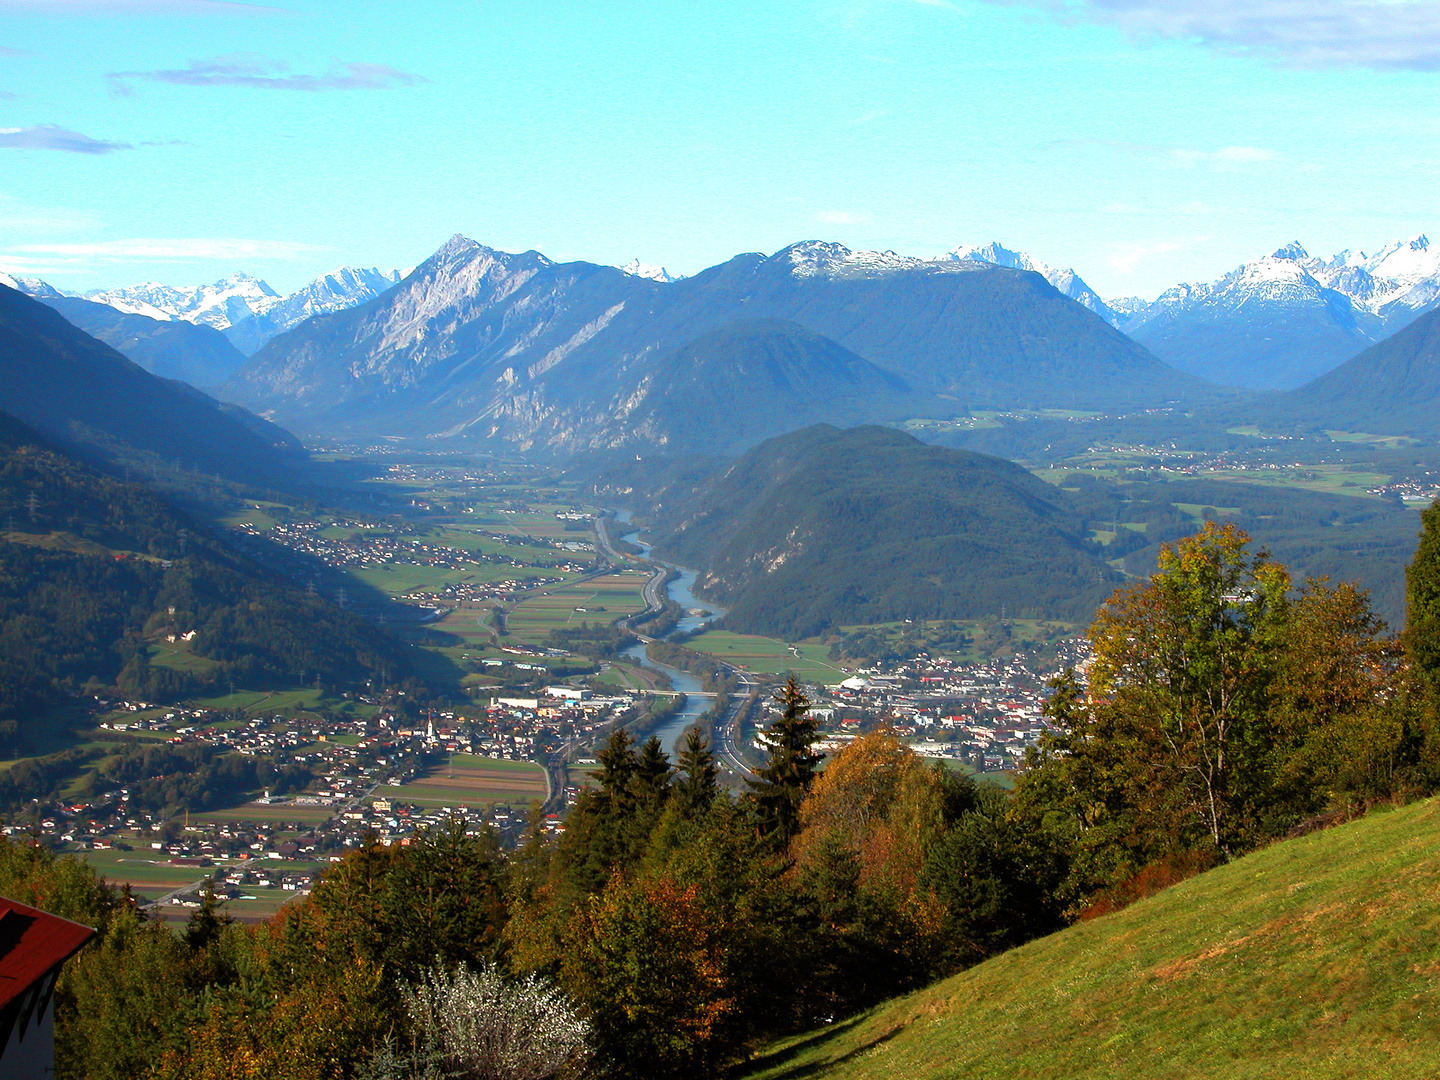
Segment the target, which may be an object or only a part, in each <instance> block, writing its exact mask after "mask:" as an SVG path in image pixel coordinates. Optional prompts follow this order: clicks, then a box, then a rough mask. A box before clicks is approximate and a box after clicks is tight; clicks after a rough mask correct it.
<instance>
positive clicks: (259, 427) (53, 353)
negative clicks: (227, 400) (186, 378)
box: [0, 286, 303, 483]
mask: <svg viewBox="0 0 1440 1080" xmlns="http://www.w3.org/2000/svg"><path fill="white" fill-rule="evenodd" d="M0 410H3V411H4V412H7V413H9V414H11V415H12V416H15V417H17V418H19V419H20V420H22V421H24V422H25V423H27V424H29V425H31V426H32V427H35V428H37V429H39V430H40V431H42V432H45V433H46V434H48V435H50V436H51V437H53V438H56V439H59V440H61V441H62V442H64V443H66V444H67V445H69V446H72V447H82V448H84V449H85V451H86V452H87V453H88V454H90V455H92V456H98V457H107V458H114V457H136V456H137V455H138V457H139V458H141V459H144V458H145V457H146V456H147V455H153V456H156V457H159V458H161V459H163V460H164V461H165V462H167V463H174V462H176V461H179V462H180V463H181V464H182V465H184V466H185V467H187V468H199V469H201V470H203V471H204V472H218V473H221V474H222V475H225V476H227V477H230V478H233V479H238V480H244V481H248V482H259V483H265V482H270V481H272V480H273V479H274V478H276V477H279V476H281V475H285V474H288V473H289V471H290V470H291V469H292V468H294V467H295V466H296V465H298V464H299V463H300V462H302V461H303V455H302V454H301V453H300V448H299V445H298V444H297V443H296V442H295V441H294V439H293V438H292V437H291V436H290V435H289V434H288V433H287V432H285V431H283V430H282V429H280V428H278V427H275V426H274V425H273V424H268V423H266V422H265V421H262V420H260V419H259V418H258V417H254V416H250V415H248V414H245V413H244V412H243V410H238V409H236V408H235V407H234V406H225V405H221V404H220V403H219V402H217V401H215V400H213V399H211V398H209V397H206V396H205V395H204V394H202V393H200V392H199V391H198V390H195V389H192V388H191V387H189V386H187V385H185V384H184V383H179V382H174V381H171V380H169V379H162V378H158V377H156V376H154V375H151V374H150V373H149V372H147V371H145V370H144V369H143V368H141V367H140V366H139V365H137V364H135V363H133V362H132V361H130V360H127V359H126V358H125V357H124V356H122V355H121V354H120V353H118V352H116V351H115V350H114V349H113V348H111V347H110V346H109V345H106V344H104V343H103V342H100V341H97V340H96V339H95V338H93V337H90V336H89V335H88V334H85V333H84V332H83V331H81V330H79V329H78V328H76V327H75V326H73V325H72V324H71V323H69V322H67V321H66V320H65V319H64V318H63V317H62V316H61V315H60V313H59V312H57V311H55V310H54V309H52V308H50V307H47V306H46V305H45V304H42V303H41V302H40V301H38V300H34V299H31V298H30V297H28V296H26V295H24V294H23V293H20V292H17V291H16V290H14V289H10V288H8V287H5V286H0Z"/></svg>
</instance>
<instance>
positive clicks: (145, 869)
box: [76, 847, 211, 896]
mask: <svg viewBox="0 0 1440 1080" xmlns="http://www.w3.org/2000/svg"><path fill="white" fill-rule="evenodd" d="M76 855H77V857H79V858H81V859H83V860H84V861H85V862H86V863H88V864H89V865H90V866H93V867H94V868H95V871H96V872H97V873H99V874H103V875H104V876H105V877H106V878H107V879H108V880H110V881H114V882H122V881H125V882H129V883H130V885H131V887H132V888H134V889H136V890H137V891H139V892H143V893H144V894H145V895H147V896H151V895H159V894H160V893H167V892H169V891H170V890H171V889H178V888H180V887H181V886H182V885H189V884H190V883H191V882H194V881H199V880H200V879H201V878H202V877H204V876H205V875H206V874H208V873H210V872H211V868H210V867H203V866H171V865H170V864H169V862H168V860H169V856H168V855H164V854H162V853H161V852H158V851H153V850H149V849H142V848H138V847H137V848H136V849H135V850H134V851H115V850H113V849H108V848H107V849H105V850H103V851H80V852H76Z"/></svg>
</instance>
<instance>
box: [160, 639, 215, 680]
mask: <svg viewBox="0 0 1440 1080" xmlns="http://www.w3.org/2000/svg"><path fill="white" fill-rule="evenodd" d="M149 653H150V663H151V664H153V665H155V666H156V667H163V668H169V669H170V670H171V671H180V672H184V673H186V674H194V675H203V674H204V673H205V672H207V671H213V670H214V669H215V668H217V667H219V666H220V661H218V660H211V659H210V658H209V657H208V656H198V655H196V654H195V653H193V652H191V651H190V650H189V649H188V648H184V647H182V646H179V645H171V644H169V643H168V642H159V641H157V642H155V643H154V644H152V645H150V646H149Z"/></svg>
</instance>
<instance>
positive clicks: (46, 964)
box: [0, 896, 95, 1009]
mask: <svg viewBox="0 0 1440 1080" xmlns="http://www.w3.org/2000/svg"><path fill="white" fill-rule="evenodd" d="M94 936H95V931H94V930H92V929H90V927H88V926H81V925H80V924H79V923H76V922H71V921H70V920H69V919H62V918H60V916H58V915H51V914H50V913H49V912H48V911H41V910H40V909H39V908H33V907H27V906H26V905H24V904H20V903H17V902H16V901H14V900H10V899H7V898H6V897H3V896H0V1009H4V1008H5V1006H7V1005H9V1004H10V1003H11V1002H12V1001H14V1000H15V999H16V998H17V997H19V996H20V995H21V994H23V993H24V992H25V991H26V990H28V989H29V988H30V987H31V986H33V985H34V984H35V983H36V982H38V981H39V980H41V979H43V978H44V977H45V976H46V975H47V974H48V973H49V972H50V970H51V969H52V968H55V967H58V966H59V965H61V964H63V963H64V962H65V961H66V960H68V959H70V957H72V956H74V955H75V954H76V953H77V952H79V951H80V947H81V946H82V945H84V944H85V943H86V942H87V941H89V940H90V939H91V938H92V937H94Z"/></svg>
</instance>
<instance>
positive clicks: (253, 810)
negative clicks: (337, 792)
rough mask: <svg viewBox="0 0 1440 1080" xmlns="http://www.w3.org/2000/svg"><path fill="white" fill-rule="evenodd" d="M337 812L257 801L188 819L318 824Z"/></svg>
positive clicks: (320, 808)
mask: <svg viewBox="0 0 1440 1080" xmlns="http://www.w3.org/2000/svg"><path fill="white" fill-rule="evenodd" d="M339 812H340V808H339V807H336V806H296V805H294V804H293V803H278V804H273V805H267V806H261V805H260V804H258V803H245V804H244V805H243V806H232V807H229V808H227V809H224V810H204V811H198V812H196V813H192V814H191V815H190V820H191V821H194V822H196V823H197V824H198V823H200V822H207V821H219V822H225V821H247V822H257V823H259V822H265V823H273V822H290V821H299V822H303V823H304V824H307V825H319V824H321V823H322V822H325V821H329V820H330V819H331V818H332V817H334V816H335V815H336V814H338V813H339Z"/></svg>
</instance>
